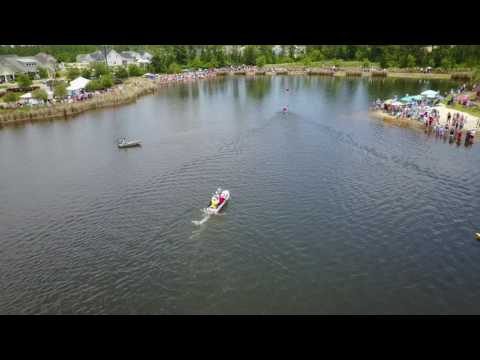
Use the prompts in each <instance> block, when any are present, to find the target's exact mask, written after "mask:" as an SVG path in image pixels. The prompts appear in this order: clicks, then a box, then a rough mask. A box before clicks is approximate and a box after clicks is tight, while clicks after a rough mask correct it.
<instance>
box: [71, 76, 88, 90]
mask: <svg viewBox="0 0 480 360" xmlns="http://www.w3.org/2000/svg"><path fill="white" fill-rule="evenodd" d="M89 82H90V80H88V79H85V78H84V77H81V76H79V77H77V78H76V79H75V80H72V81H71V82H70V86H69V87H67V91H68V92H69V93H75V92H78V91H80V90H82V89H85V86H87V84H88V83H89Z"/></svg>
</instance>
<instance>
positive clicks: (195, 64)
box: [188, 57, 204, 70]
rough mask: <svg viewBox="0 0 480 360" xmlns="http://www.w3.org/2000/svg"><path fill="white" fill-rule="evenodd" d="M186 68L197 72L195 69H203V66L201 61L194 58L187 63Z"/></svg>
mask: <svg viewBox="0 0 480 360" xmlns="http://www.w3.org/2000/svg"><path fill="white" fill-rule="evenodd" d="M188 67H189V68H190V69H194V70H197V69H201V68H203V67H204V64H203V63H202V60H200V58H199V57H195V58H194V59H193V60H191V61H190V62H189V63H188Z"/></svg>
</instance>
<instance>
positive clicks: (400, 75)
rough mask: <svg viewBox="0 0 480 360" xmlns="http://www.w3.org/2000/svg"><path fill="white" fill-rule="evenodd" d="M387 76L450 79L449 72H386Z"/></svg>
mask: <svg viewBox="0 0 480 360" xmlns="http://www.w3.org/2000/svg"><path fill="white" fill-rule="evenodd" d="M387 77H391V78H408V79H443V80H449V79H451V74H434V73H429V74H425V73H401V72H388V74H387Z"/></svg>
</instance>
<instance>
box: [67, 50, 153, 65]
mask: <svg viewBox="0 0 480 360" xmlns="http://www.w3.org/2000/svg"><path fill="white" fill-rule="evenodd" d="M151 59H152V55H151V54H150V53H148V52H136V51H122V52H121V53H118V52H116V51H115V50H113V49H112V50H110V51H109V52H108V53H107V59H106V60H107V64H108V66H120V65H130V64H137V65H142V64H149V63H150V61H151ZM76 60H77V63H83V64H89V63H92V62H105V56H104V54H103V52H102V51H96V52H94V53H91V54H80V55H78V56H77V59H76Z"/></svg>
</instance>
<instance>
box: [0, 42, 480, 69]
mask: <svg viewBox="0 0 480 360" xmlns="http://www.w3.org/2000/svg"><path fill="white" fill-rule="evenodd" d="M105 49H107V51H108V50H109V49H115V50H116V51H126V50H133V51H148V52H150V53H151V54H152V55H153V59H152V64H151V66H150V68H149V69H148V70H149V71H150V70H151V71H153V72H159V73H167V72H173V71H175V70H178V69H179V68H180V67H183V68H185V67H188V68H212V67H222V66H228V65H239V64H246V65H257V66H264V65H266V64H279V63H294V62H301V63H303V64H305V65H309V64H311V63H312V62H319V61H320V62H321V61H326V60H345V61H349V60H356V61H361V62H363V63H365V64H367V63H377V64H379V66H380V67H382V68H392V67H399V68H413V67H427V66H430V67H432V68H443V69H447V70H450V69H454V68H462V67H468V68H478V67H480V46H479V45H455V46H451V45H439V46H435V45H431V46H425V45H308V46H305V47H298V46H295V45H281V46H277V47H274V46H273V45H247V46H239V45H231V46H220V45H203V46H197V45H195V46H193V45H109V46H106V47H104V46H99V45H38V46H25V47H18V46H16V47H14V48H12V47H9V46H1V47H0V55H2V54H17V55H19V56H32V55H35V54H37V53H39V52H45V53H48V54H50V55H52V56H54V57H55V58H56V59H57V60H58V61H60V62H75V60H76V56H77V55H78V54H85V53H91V52H94V51H97V50H102V51H103V50H105Z"/></svg>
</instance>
